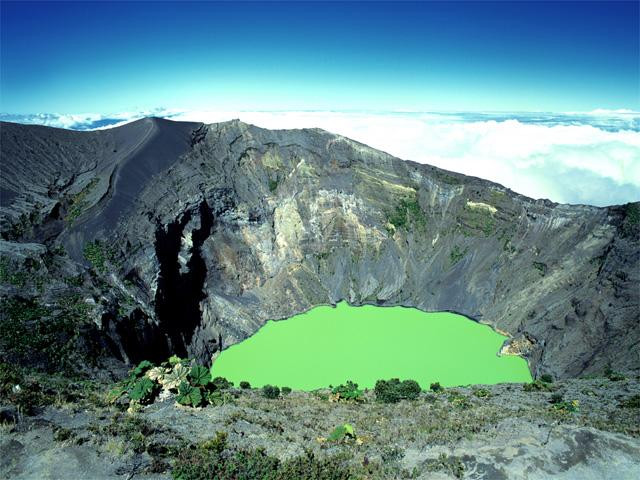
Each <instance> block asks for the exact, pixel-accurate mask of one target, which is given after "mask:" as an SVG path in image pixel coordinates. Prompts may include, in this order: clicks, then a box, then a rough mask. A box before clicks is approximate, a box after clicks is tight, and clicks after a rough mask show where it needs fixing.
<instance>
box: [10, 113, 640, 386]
mask: <svg viewBox="0 0 640 480" xmlns="http://www.w3.org/2000/svg"><path fill="white" fill-rule="evenodd" d="M2 127H3V128H2V159H3V160H2V162H3V176H2V179H0V187H1V189H2V197H3V201H2V218H1V220H2V225H3V227H2V228H3V237H4V238H5V239H6V240H8V241H10V242H26V241H29V242H31V243H43V242H48V243H49V244H58V243H60V244H62V245H64V246H65V248H66V250H67V252H69V255H70V257H71V259H72V260H73V261H75V262H76V263H83V264H84V265H85V266H87V262H86V260H85V259H84V258H83V253H82V252H83V248H84V246H85V245H86V244H87V242H92V241H94V240H96V239H98V240H102V241H104V242H105V244H106V245H109V246H110V248H111V249H112V253H111V255H110V257H109V259H108V261H107V265H108V268H107V270H106V272H104V273H101V274H99V275H98V276H99V277H100V279H101V281H102V282H105V283H106V284H107V285H108V286H109V287H110V288H111V289H112V290H113V291H114V292H118V294H117V295H116V294H112V295H111V296H109V295H106V296H105V298H106V299H107V300H106V301H105V302H102V303H106V306H104V307H103V311H102V313H101V314H100V313H99V312H98V313H96V315H97V320H96V321H97V322H98V323H100V322H103V327H104V331H105V334H108V336H109V338H110V339H111V340H112V341H113V342H114V343H115V344H116V345H119V349H118V351H119V354H120V355H121V356H122V357H123V358H124V359H125V360H132V359H133V358H134V357H135V358H137V357H139V356H141V355H146V356H152V357H153V356H156V357H161V356H162V355H165V354H166V353H168V352H175V353H178V354H189V355H194V356H197V357H199V358H201V359H203V360H208V359H209V358H211V356H212V355H215V354H216V352H218V351H219V350H220V348H221V347H222V348H224V347H225V346H227V345H229V344H232V343H236V342H238V341H240V340H241V339H243V338H246V337H247V336H249V335H251V334H252V333H254V332H255V331H256V330H257V329H258V328H259V327H260V326H261V325H262V324H263V323H264V322H265V321H266V320H267V319H272V318H285V317H289V316H291V315H294V314H296V313H299V312H301V311H305V310H308V309H309V308H311V307H313V306H315V305H319V304H328V303H336V302H338V301H340V300H347V301H348V302H350V303H352V304H355V305H359V304H366V303H371V304H382V305H405V306H413V307H417V308H420V309H422V310H426V311H445V310H450V311H454V312H458V313H461V314H464V315H466V316H468V317H471V318H474V319H476V320H478V321H480V322H483V323H487V324H490V325H491V326H493V327H494V328H496V329H497V330H499V331H502V332H506V333H507V334H509V335H510V336H511V337H512V339H513V342H512V343H513V345H512V346H510V345H506V346H505V347H504V349H505V351H514V352H517V353H519V354H522V355H525V356H526V358H527V359H528V360H529V363H530V366H531V368H532V372H533V373H534V375H536V374H540V373H547V372H548V373H552V374H554V375H556V376H559V377H563V376H564V377H567V376H576V375H580V374H583V373H589V372H593V371H599V370H602V369H604V368H605V366H606V365H608V364H611V365H612V366H613V367H614V368H618V369H621V370H636V371H637V370H638V369H640V353H639V349H638V344H639V342H640V319H639V301H638V288H637V286H638V284H639V282H640V260H639V259H640V246H639V241H638V237H639V226H638V223H639V220H638V216H639V213H638V210H639V208H640V206H639V204H637V203H636V204H629V205H626V206H614V207H607V208H596V207H591V206H584V205H561V204H555V203H552V202H550V201H547V200H532V199H530V198H526V197H523V196H521V195H518V194H516V193H514V192H512V191H510V190H508V189H506V188H504V187H502V186H500V185H497V184H493V183H491V182H488V181H484V180H481V179H478V178H473V177H466V176H464V175H460V174H456V173H452V172H448V171H444V170H441V169H438V168H434V167H430V166H428V165H422V164H417V163H413V162H408V161H403V160H400V159H397V158H394V157H392V156H390V155H388V154H386V153H384V152H380V151H376V150H374V149H371V148H369V147H367V146H365V145H362V144H359V143H357V142H354V141H352V140H349V139H347V138H344V137H340V136H337V135H333V134H331V133H328V132H326V131H323V130H319V129H305V130H278V131H270V130H264V129H260V128H257V127H254V126H251V125H247V124H244V123H242V122H239V121H231V122H224V123H218V124H212V125H201V124H194V123H181V122H169V121H165V120H158V119H144V120H141V121H138V122H134V123H132V124H128V125H125V126H123V127H118V128H115V129H112V130H106V131H101V132H82V133H73V134H70V133H68V132H66V131H64V130H57V129H50V128H44V127H33V126H20V125H15V124H3V125H2ZM35 172H37V174H35ZM83 192H84V193H83ZM79 194H80V195H81V199H80V200H79V201H78V200H77V198H78V197H77V195H79ZM35 210H38V212H39V214H38V215H39V221H38V222H34V223H37V225H35V226H34V227H32V228H30V229H27V230H28V231H27V232H26V233H25V231H24V230H25V229H24V228H23V229H22V231H19V230H20V229H18V230H16V225H17V222H19V219H20V214H30V213H31V212H33V211H35ZM70 212H73V218H72V219H71V221H69V215H70ZM103 296H104V295H103ZM119 296H126V297H127V298H130V299H132V301H131V302H128V303H127V305H124V306H123V305H119V306H120V307H123V308H119V309H115V310H114V308H113V302H114V301H117V300H114V299H117V298H118V297H119ZM110 302H111V303H110ZM98 304H100V302H98ZM107 311H108V312H109V313H108V315H107ZM114 312H117V313H114ZM101 315H102V316H101ZM106 324H108V325H109V327H108V328H107V327H106V326H105V325H106ZM114 325H115V327H114ZM116 327H117V328H116ZM362 334H363V335H366V332H362ZM123 345H126V347H124V346H123Z"/></svg>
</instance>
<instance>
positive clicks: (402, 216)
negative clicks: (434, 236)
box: [387, 192, 427, 231]
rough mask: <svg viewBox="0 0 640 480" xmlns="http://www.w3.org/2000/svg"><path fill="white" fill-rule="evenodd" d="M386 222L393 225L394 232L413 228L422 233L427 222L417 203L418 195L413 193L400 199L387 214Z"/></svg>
mask: <svg viewBox="0 0 640 480" xmlns="http://www.w3.org/2000/svg"><path fill="white" fill-rule="evenodd" d="M387 222H388V223H390V224H391V225H393V227H394V229H395V230H398V229H404V230H409V228H410V227H411V226H413V227H414V228H416V229H418V230H421V231H424V230H425V229H426V226H427V220H426V216H425V214H424V212H423V211H422V208H421V207H420V203H419V202H418V193H417V192H414V193H413V195H412V196H407V197H404V198H401V199H400V201H399V202H398V203H397V204H396V205H395V206H394V207H393V209H392V210H390V211H388V212H387Z"/></svg>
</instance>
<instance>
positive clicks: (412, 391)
mask: <svg viewBox="0 0 640 480" xmlns="http://www.w3.org/2000/svg"><path fill="white" fill-rule="evenodd" d="M420 391H421V390H420V385H418V382H416V381H415V380H404V381H402V382H401V381H400V379H398V378H392V379H390V380H378V381H377V382H376V386H375V388H374V392H375V394H376V400H378V401H379V402H383V403H397V402H399V401H400V400H415V399H416V398H418V396H419V395H420Z"/></svg>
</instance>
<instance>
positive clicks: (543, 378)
mask: <svg viewBox="0 0 640 480" xmlns="http://www.w3.org/2000/svg"><path fill="white" fill-rule="evenodd" d="M540 381H541V382H544V383H553V377H552V376H551V375H549V374H548V373H545V374H544V375H541V376H540Z"/></svg>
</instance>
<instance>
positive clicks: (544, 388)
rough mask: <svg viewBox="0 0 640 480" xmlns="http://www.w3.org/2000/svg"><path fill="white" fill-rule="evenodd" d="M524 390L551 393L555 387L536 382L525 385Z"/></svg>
mask: <svg viewBox="0 0 640 480" xmlns="http://www.w3.org/2000/svg"><path fill="white" fill-rule="evenodd" d="M522 389H523V390H524V391H525V392H550V391H553V386H551V385H549V384H548V383H545V382H542V381H540V380H535V381H534V382H531V383H525V384H524V385H523V386H522Z"/></svg>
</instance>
